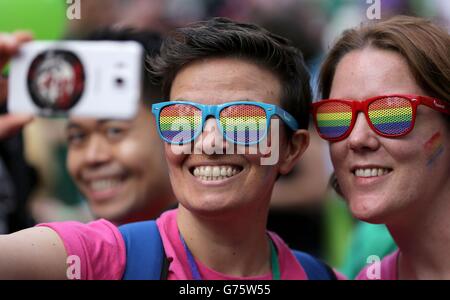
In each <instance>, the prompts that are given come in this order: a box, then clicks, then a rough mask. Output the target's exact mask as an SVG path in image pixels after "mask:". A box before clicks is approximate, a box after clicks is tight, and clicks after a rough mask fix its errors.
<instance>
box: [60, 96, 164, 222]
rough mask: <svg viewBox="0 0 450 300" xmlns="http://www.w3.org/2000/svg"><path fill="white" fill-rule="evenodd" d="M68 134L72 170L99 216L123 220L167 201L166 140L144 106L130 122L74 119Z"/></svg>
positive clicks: (157, 209)
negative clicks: (158, 133)
mask: <svg viewBox="0 0 450 300" xmlns="http://www.w3.org/2000/svg"><path fill="white" fill-rule="evenodd" d="M67 139H68V149H69V151H68V158H67V166H68V169H69V172H70V174H71V176H72V178H73V179H74V181H75V183H76V184H77V186H78V188H79V189H80V191H81V193H82V194H83V195H84V196H85V197H86V198H87V200H88V201H89V205H90V207H91V210H92V212H93V213H94V215H96V216H97V217H101V218H106V219H109V220H112V221H115V222H121V221H123V220H127V219H134V218H136V215H147V216H151V215H152V214H153V216H155V215H157V214H158V213H159V212H160V210H161V209H163V208H164V207H165V206H166V205H167V203H158V201H159V202H161V201H160V200H162V199H161V196H163V197H164V196H166V194H167V190H168V189H169V183H168V176H167V169H166V165H165V163H164V159H163V152H162V143H161V142H160V140H159V137H158V135H157V133H156V130H155V121H154V118H153V116H152V114H151V112H150V110H149V109H148V108H146V107H144V105H142V106H141V107H140V109H139V112H138V114H137V116H136V117H135V118H134V119H132V120H127V121H118V120H97V119H87V118H71V119H70V121H69V124H68V127H67Z"/></svg>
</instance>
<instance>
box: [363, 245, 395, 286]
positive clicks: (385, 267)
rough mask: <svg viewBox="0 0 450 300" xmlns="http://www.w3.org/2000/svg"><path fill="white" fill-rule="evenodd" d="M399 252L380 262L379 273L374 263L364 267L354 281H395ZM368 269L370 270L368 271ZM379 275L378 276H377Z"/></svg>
mask: <svg viewBox="0 0 450 300" xmlns="http://www.w3.org/2000/svg"><path fill="white" fill-rule="evenodd" d="M399 253H400V251H399V250H398V249H397V250H396V251H394V252H392V253H391V254H389V255H387V256H385V257H384V258H383V259H382V260H381V262H380V266H379V267H380V269H379V272H378V270H377V266H376V265H375V264H376V262H375V263H373V264H371V265H368V266H366V267H364V269H362V270H361V272H359V274H358V276H356V280H374V279H380V280H397V279H398V276H397V265H398V264H397V262H398V255H399ZM369 268H370V269H369ZM378 275H379V276H378Z"/></svg>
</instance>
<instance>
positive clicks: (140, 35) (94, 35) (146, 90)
mask: <svg viewBox="0 0 450 300" xmlns="http://www.w3.org/2000/svg"><path fill="white" fill-rule="evenodd" d="M85 40H90V41H118V42H121V41H135V42H138V43H139V44H141V46H142V47H143V48H144V52H145V55H144V60H143V62H142V66H143V67H142V68H143V70H142V72H143V77H142V79H143V82H142V100H143V101H144V103H148V104H153V103H156V102H159V101H161V99H162V91H161V86H160V85H159V84H156V81H155V80H154V79H152V78H151V77H152V75H151V74H150V73H149V72H148V68H147V67H146V63H147V60H146V58H148V57H153V56H155V55H158V54H159V49H160V47H161V43H162V38H161V35H160V34H159V33H157V32H154V31H146V30H135V29H132V28H113V27H107V28H102V29H99V30H96V31H93V32H91V33H90V34H89V35H88V36H87V37H86V38H85Z"/></svg>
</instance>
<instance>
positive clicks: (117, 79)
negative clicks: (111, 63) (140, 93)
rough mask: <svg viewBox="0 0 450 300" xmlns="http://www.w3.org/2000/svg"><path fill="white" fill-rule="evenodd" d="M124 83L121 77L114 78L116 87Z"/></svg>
mask: <svg viewBox="0 0 450 300" xmlns="http://www.w3.org/2000/svg"><path fill="white" fill-rule="evenodd" d="M124 84H125V81H124V80H123V78H120V77H119V78H116V85H117V86H118V87H123V86H124Z"/></svg>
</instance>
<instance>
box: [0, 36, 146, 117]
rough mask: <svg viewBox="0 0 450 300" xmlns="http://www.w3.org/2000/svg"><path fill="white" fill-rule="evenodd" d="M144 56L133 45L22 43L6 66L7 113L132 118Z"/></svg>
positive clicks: (113, 43)
mask: <svg viewBox="0 0 450 300" xmlns="http://www.w3.org/2000/svg"><path fill="white" fill-rule="evenodd" d="M143 55H144V50H143V48H142V46H141V45H140V44H139V43H137V42H133V41H125V42H116V41H114V42H113V41H89V42H88V41H64V42H29V43H26V44H24V45H23V46H22V47H21V48H20V49H19V51H18V53H17V55H16V56H15V57H14V58H13V59H12V61H11V65H10V73H9V79H8V111H9V112H10V113H28V114H34V115H39V116H45V117H69V116H79V117H92V118H102V119H130V118H133V116H134V115H135V114H136V113H137V110H138V106H139V101H140V97H141V88H142V86H141V84H142V76H143V74H142V72H143Z"/></svg>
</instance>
